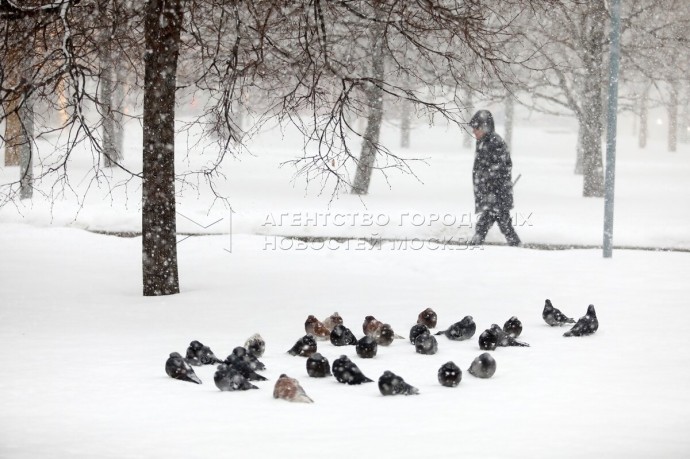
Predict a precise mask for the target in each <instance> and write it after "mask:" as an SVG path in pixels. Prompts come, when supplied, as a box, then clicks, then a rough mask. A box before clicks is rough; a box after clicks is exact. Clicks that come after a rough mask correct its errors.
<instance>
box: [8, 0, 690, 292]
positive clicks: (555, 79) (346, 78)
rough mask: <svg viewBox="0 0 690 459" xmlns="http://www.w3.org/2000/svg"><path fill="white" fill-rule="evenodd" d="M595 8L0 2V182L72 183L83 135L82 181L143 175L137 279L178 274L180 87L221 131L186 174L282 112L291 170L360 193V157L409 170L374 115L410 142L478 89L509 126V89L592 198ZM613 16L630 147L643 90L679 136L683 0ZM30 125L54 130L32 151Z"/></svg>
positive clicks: (376, 167) (597, 52) (190, 0)
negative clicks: (137, 128)
mask: <svg viewBox="0 0 690 459" xmlns="http://www.w3.org/2000/svg"><path fill="white" fill-rule="evenodd" d="M608 15H609V13H608V11H607V5H606V2H605V1H604V0H591V1H587V2H582V1H578V0H510V1H500V2H499V1H496V2H486V1H479V0H466V1H444V0H417V1H410V2H398V1H392V0H334V1H324V0H299V1H290V2H283V1H269V0H255V1H252V2H244V1H241V0H235V1H222V0H148V1H146V2H140V1H132V0H53V1H48V0H25V1H21V2H20V1H13V0H0V34H2V40H1V41H0V102H1V103H2V112H1V114H0V117H1V118H0V121H1V122H2V123H3V124H4V126H3V127H2V129H1V130H2V132H0V135H1V137H0V142H1V144H2V147H4V151H5V165H6V166H19V167H18V176H17V181H16V182H14V183H10V184H7V185H5V186H4V188H3V191H2V194H1V195H0V197H1V199H2V201H3V203H7V202H11V201H13V200H14V199H22V198H29V197H31V196H32V193H33V191H34V189H35V188H34V187H33V185H32V184H33V183H34V181H36V180H41V181H52V182H50V183H53V184H54V187H56V188H59V187H69V186H70V183H69V176H68V174H67V167H68V162H69V159H70V156H71V155H72V154H73V153H74V152H75V151H77V150H78V149H86V150H87V151H90V152H92V155H93V158H94V161H93V174H92V180H107V179H108V174H106V173H105V171H106V170H107V169H108V168H118V169H121V170H122V171H124V172H125V173H126V174H127V175H128V176H129V177H130V179H131V180H136V181H141V183H142V190H143V197H142V198H143V202H142V240H143V244H142V245H143V247H142V255H143V263H142V266H143V289H144V294H145V295H161V294H172V293H177V292H179V279H178V275H177V254H176V248H175V236H176V224H175V190H176V187H178V188H179V187H180V186H181V184H183V183H185V181H186V180H189V179H190V177H189V175H181V174H176V173H175V133H176V125H175V107H176V104H177V102H178V101H179V98H180V97H181V96H182V95H184V96H185V97H196V98H198V100H200V101H202V104H203V106H202V108H201V109H200V113H199V115H198V117H197V118H195V120H194V121H193V123H197V124H200V125H202V126H203V127H204V129H205V130H206V131H207V132H209V133H211V134H213V135H214V138H216V139H217V145H216V146H215V151H217V156H216V158H215V160H214V161H212V162H211V163H210V164H208V165H206V166H204V167H203V168H200V169H199V170H198V171H195V172H194V175H197V176H198V177H201V178H202V179H203V180H205V181H207V182H208V183H209V184H210V185H211V187H212V186H213V181H214V180H216V179H217V177H218V169H217V168H218V165H219V164H220V163H221V162H222V161H223V159H224V157H225V156H226V155H229V154H230V155H232V154H236V153H237V152H238V151H240V150H241V149H242V148H243V142H244V140H245V139H247V138H248V137H249V136H251V135H252V133H256V132H258V131H260V130H261V127H262V126H263V125H264V123H266V122H267V121H268V120H272V119H278V120H280V121H281V122H290V123H292V124H294V125H295V126H297V127H298V128H299V129H300V131H301V132H302V133H303V134H304V137H305V139H306V146H305V149H304V151H303V154H302V155H301V156H299V157H296V158H295V159H294V161H293V165H294V166H295V167H296V169H297V170H298V171H299V172H300V173H302V174H305V175H306V176H307V178H308V179H309V180H319V181H321V182H322V186H329V187H331V188H332V189H333V190H335V191H336V192H337V191H342V190H345V191H349V192H352V193H355V194H366V193H367V192H368V189H369V183H370V181H371V180H372V174H373V172H374V171H380V172H381V173H383V174H385V173H386V171H388V170H389V169H391V168H392V169H395V170H399V171H404V172H408V173H411V174H414V170H413V168H412V165H411V163H410V162H409V161H406V160H404V159H402V158H400V157H399V156H397V155H396V154H395V153H394V152H392V151H391V150H389V149H387V148H386V147H385V146H384V145H382V144H381V143H380V141H379V135H380V130H381V123H382V120H383V119H384V117H385V116H388V117H389V118H390V117H395V118H396V119H397V120H399V123H400V126H401V144H402V146H403V147H404V146H409V144H410V142H411V139H410V125H411V122H412V121H411V120H412V119H413V117H414V116H416V117H430V118H432V119H433V117H442V118H443V119H444V120H446V122H452V123H457V124H458V126H459V129H463V128H464V125H463V124H462V123H464V122H465V121H466V120H467V119H468V115H471V114H472V113H471V112H472V111H473V110H474V107H473V106H472V105H473V103H472V100H473V97H474V98H476V97H478V96H479V95H481V97H482V98H484V99H494V100H496V101H504V102H505V104H506V105H505V107H506V129H507V131H508V132H507V135H506V137H507V139H508V141H509V142H510V138H511V136H512V134H511V132H512V122H511V115H510V114H511V113H512V111H513V107H514V104H516V103H518V104H524V105H526V106H528V107H530V108H531V109H534V110H539V111H543V112H546V113H557V114H563V115H571V116H575V117H576V119H577V120H578V125H579V132H580V134H579V139H580V140H579V142H578V144H579V145H578V151H577V152H573V154H574V156H576V157H577V161H576V172H577V173H582V174H583V175H584V179H583V195H584V196H601V195H602V193H603V166H602V155H601V149H602V146H601V144H602V140H601V139H602V135H603V129H604V128H603V125H604V123H603V119H604V116H605V115H604V111H603V107H604V101H605V98H606V77H605V75H606V68H607V56H608V54H607V48H608V27H609V16H608ZM623 18H624V30H623V52H622V54H623V65H622V80H621V88H622V91H621V94H622V100H623V103H622V109H623V110H632V111H635V112H636V113H637V114H638V115H639V117H640V127H639V132H640V143H641V145H643V144H644V142H645V141H646V140H645V136H646V134H644V133H646V125H647V120H646V119H645V116H646V113H648V110H649V107H650V105H651V104H654V103H656V104H663V105H664V106H666V107H667V108H668V110H669V119H670V120H672V121H671V123H670V125H669V149H674V148H675V142H677V140H678V134H680V140H681V141H683V140H684V141H687V125H688V120H687V118H688V113H687V107H688V91H689V89H688V88H689V87H690V83H689V81H690V80H689V77H688V67H689V65H688V57H687V56H688V39H687V33H686V32H687V30H688V21H689V20H690V6H688V4H687V3H686V2H684V1H683V0H662V1H656V0H634V1H629V2H624V12H623ZM138 102H143V112H142V111H141V109H137V108H136V107H137V103H138ZM248 114H251V117H249V116H248ZM129 118H136V119H138V120H140V121H141V123H142V126H143V133H144V139H143V145H142V155H143V168H142V170H141V171H134V170H130V169H128V167H127V162H126V158H125V157H124V152H123V151H122V124H123V122H124V121H125V120H127V119H129ZM437 119H438V118H437ZM357 120H364V122H357ZM679 126H680V128H679ZM177 128H178V129H180V128H181V126H180V124H179V123H178V126H177ZM46 135H59V138H60V142H59V146H58V147H56V150H55V151H52V152H49V153H47V154H43V153H41V154H40V155H39V151H38V150H37V148H36V144H35V140H36V139H37V138H40V137H41V136H46ZM467 138H468V139H469V136H468V137H467ZM312 146H313V147H314V148H307V147H312ZM355 148H360V149H359V151H355Z"/></svg>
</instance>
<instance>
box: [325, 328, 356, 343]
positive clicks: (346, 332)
mask: <svg viewBox="0 0 690 459" xmlns="http://www.w3.org/2000/svg"><path fill="white" fill-rule="evenodd" d="M331 344H333V345H334V346H350V345H353V346H354V345H355V344H357V338H355V335H354V333H352V331H351V330H350V329H349V328H347V327H346V326H345V325H343V324H338V325H336V326H335V328H333V330H332V331H331Z"/></svg>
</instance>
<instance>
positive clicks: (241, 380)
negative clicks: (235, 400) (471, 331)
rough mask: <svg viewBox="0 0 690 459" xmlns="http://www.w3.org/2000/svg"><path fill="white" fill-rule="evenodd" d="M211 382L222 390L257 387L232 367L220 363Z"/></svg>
mask: <svg viewBox="0 0 690 459" xmlns="http://www.w3.org/2000/svg"><path fill="white" fill-rule="evenodd" d="M213 382H215V383H216V387H217V388H218V389H220V390H222V391H231V390H249V389H258V387H256V386H255V385H254V384H252V383H250V382H249V381H247V379H246V378H245V377H244V376H243V375H242V373H240V372H239V371H237V370H236V369H235V368H233V367H229V366H227V365H226V364H224V363H222V364H220V365H218V369H217V371H216V373H215V374H214V375H213Z"/></svg>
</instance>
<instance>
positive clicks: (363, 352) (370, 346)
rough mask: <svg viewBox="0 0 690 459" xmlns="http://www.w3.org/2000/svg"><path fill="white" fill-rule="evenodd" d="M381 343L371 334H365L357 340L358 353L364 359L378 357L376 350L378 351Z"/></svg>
mask: <svg viewBox="0 0 690 459" xmlns="http://www.w3.org/2000/svg"><path fill="white" fill-rule="evenodd" d="M378 347H379V345H378V344H377V343H376V340H375V339H374V338H372V337H371V336H364V337H362V338H361V339H360V340H359V341H357V347H356V348H355V350H356V351H357V355H358V356H359V357H361V358H363V359H373V358H374V357H376V352H377V351H378Z"/></svg>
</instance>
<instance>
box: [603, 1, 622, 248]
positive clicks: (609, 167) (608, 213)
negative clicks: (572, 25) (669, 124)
mask: <svg viewBox="0 0 690 459" xmlns="http://www.w3.org/2000/svg"><path fill="white" fill-rule="evenodd" d="M620 41H621V4H620V0H612V1H611V67H610V71H609V103H608V117H607V119H608V124H607V128H606V182H605V195H604V258H611V257H612V256H613V197H614V189H615V182H616V126H617V112H618V67H619V62H620Z"/></svg>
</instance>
